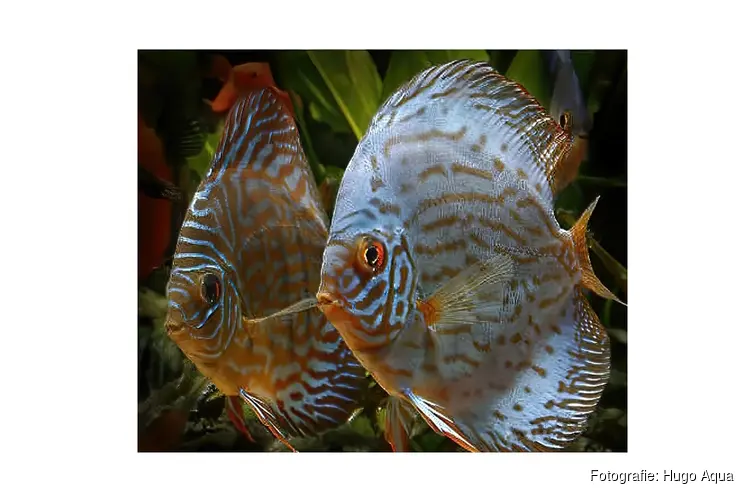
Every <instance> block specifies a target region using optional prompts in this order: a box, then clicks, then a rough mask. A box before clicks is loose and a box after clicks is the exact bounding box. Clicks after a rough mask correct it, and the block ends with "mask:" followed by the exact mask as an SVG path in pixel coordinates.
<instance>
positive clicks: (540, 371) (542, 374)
mask: <svg viewBox="0 0 750 500" xmlns="http://www.w3.org/2000/svg"><path fill="white" fill-rule="evenodd" d="M531 369H532V370H534V371H535V372H537V373H538V374H539V376H540V377H546V376H547V371H546V370H545V369H544V368H542V367H541V366H536V365H534V366H532V367H531Z"/></svg>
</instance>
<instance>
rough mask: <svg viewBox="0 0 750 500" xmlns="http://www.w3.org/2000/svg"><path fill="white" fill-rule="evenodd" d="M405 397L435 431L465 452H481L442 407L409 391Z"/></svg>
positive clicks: (405, 392)
mask: <svg viewBox="0 0 750 500" xmlns="http://www.w3.org/2000/svg"><path fill="white" fill-rule="evenodd" d="M404 396H406V397H407V398H409V401H411V403H412V404H413V405H414V408H416V409H417V411H418V412H419V414H420V415H422V417H423V418H424V419H425V421H426V422H427V424H429V426H430V427H431V428H432V430H433V431H435V432H436V433H438V434H441V435H443V436H446V437H448V438H450V439H451V440H453V441H454V442H455V443H456V444H457V445H459V446H460V447H462V448H464V449H465V450H468V451H471V452H477V451H479V450H477V449H476V448H475V447H474V445H472V444H471V443H470V442H469V440H468V439H466V437H465V436H464V435H463V433H462V432H461V431H460V430H459V428H458V426H457V425H456V423H455V422H454V421H453V419H452V418H451V417H449V416H447V415H446V414H445V409H444V408H442V407H441V406H440V405H438V404H435V403H433V402H431V401H428V400H426V399H423V398H421V397H419V396H417V395H416V394H414V393H413V392H411V390H408V389H407V390H406V391H404Z"/></svg>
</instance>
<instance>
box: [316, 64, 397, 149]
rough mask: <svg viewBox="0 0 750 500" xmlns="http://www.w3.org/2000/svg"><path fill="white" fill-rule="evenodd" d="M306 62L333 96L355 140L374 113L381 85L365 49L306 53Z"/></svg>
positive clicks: (360, 135) (359, 137)
mask: <svg viewBox="0 0 750 500" xmlns="http://www.w3.org/2000/svg"><path fill="white" fill-rule="evenodd" d="M307 53H308V55H309V57H310V60H311V61H312V62H313V64H314V65H315V68H316V69H317V71H318V73H319V74H320V76H321V78H322V79H323V81H324V82H325V84H326V87H327V88H328V90H329V91H330V93H331V94H332V95H333V99H334V101H335V103H336V105H337V106H338V108H339V109H340V110H341V114H343V115H344V118H346V121H347V123H348V124H349V127H350V128H351V130H352V132H354V135H355V136H356V137H357V140H360V139H362V136H363V135H364V134H365V131H366V130H367V127H368V126H369V125H370V120H371V119H372V116H373V115H374V114H375V112H376V111H377V110H378V105H379V103H380V95H381V92H382V89H383V82H382V81H381V80H380V75H379V74H378V70H377V68H376V67H375V63H374V62H373V60H372V57H370V54H369V53H368V52H367V51H366V50H352V51H343V50H309V51H307Z"/></svg>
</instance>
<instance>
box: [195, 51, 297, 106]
mask: <svg viewBox="0 0 750 500" xmlns="http://www.w3.org/2000/svg"><path fill="white" fill-rule="evenodd" d="M209 75H210V76H211V77H214V78H218V79H219V80H220V81H222V82H224V86H223V87H222V88H221V90H220V91H219V94H218V95H217V96H216V97H215V98H214V100H213V101H211V109H212V110H213V111H214V112H216V113H225V112H227V111H228V110H229V108H231V107H232V105H233V104H234V103H235V101H236V100H237V98H238V97H239V96H241V95H247V93H249V92H251V91H253V90H261V89H264V88H271V89H273V90H274V91H275V92H276V93H277V94H278V97H279V99H280V100H281V102H282V104H284V106H286V108H287V109H288V110H289V113H291V115H292V116H294V106H293V105H292V100H291V99H290V97H289V94H288V93H286V92H284V91H281V90H279V88H278V87H277V86H276V82H275V81H274V79H273V75H272V74H271V66H270V65H269V64H268V63H245V64H240V65H238V66H234V67H232V66H231V65H230V64H229V61H227V60H226V58H225V57H223V56H214V57H213V59H212V62H211V69H210V73H209Z"/></svg>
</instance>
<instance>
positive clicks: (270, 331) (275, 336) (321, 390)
mask: <svg viewBox="0 0 750 500" xmlns="http://www.w3.org/2000/svg"><path fill="white" fill-rule="evenodd" d="M327 228H328V217H327V215H326V214H325V212H324V211H323V209H322V206H321V203H320V200H319V196H318V192H317V189H316V187H315V183H314V179H313V175H312V172H311V171H310V167H309V165H308V163H307V159H306V157H305V155H304V152H303V150H302V147H301V145H300V140H299V134H298V132H297V128H296V125H295V122H294V119H293V118H292V116H291V114H290V112H289V110H288V108H287V107H286V106H285V105H284V104H282V102H281V99H280V98H279V97H278V95H277V91H276V90H274V89H268V88H266V89H263V90H260V91H249V92H248V93H247V94H244V95H243V96H241V97H239V98H238V99H237V101H236V102H235V103H234V105H233V106H232V108H231V109H230V110H229V113H228V114H227V119H226V122H225V125H224V130H223V133H222V137H221V139H220V141H219V144H218V147H217V150H216V155H215V156H214V159H213V162H212V165H211V167H210V169H209V171H208V173H207V174H206V177H205V178H204V179H203V181H202V182H201V184H200V185H199V187H198V189H197V191H196V193H195V196H194V197H193V200H192V203H191V204H190V206H189V208H188V210H187V213H186V215H185V219H184V222H183V224H182V228H181V230H180V234H179V239H178V242H177V247H176V250H175V254H174V258H173V267H172V271H171V275H170V279H169V283H168V286H167V298H168V304H169V305H168V312H167V319H166V330H167V333H168V334H169V336H170V338H171V339H172V340H173V341H174V342H176V343H177V345H178V346H179V347H180V349H181V350H182V351H183V352H184V353H185V355H186V356H187V357H188V358H189V359H190V360H191V361H192V362H193V363H195V365H196V366H197V367H198V369H199V370H200V371H201V372H202V373H203V374H204V375H206V376H207V377H209V378H210V379H211V381H212V382H213V383H214V384H215V385H216V387H217V388H218V389H219V390H220V391H221V392H222V393H224V394H225V395H226V396H227V397H228V399H227V405H228V407H227V412H228V414H229V416H230V419H232V421H233V422H234V423H235V425H237V426H238V427H240V424H241V422H240V421H239V420H240V419H239V414H241V408H239V405H238V404H237V398H242V400H243V401H244V402H245V403H246V404H248V405H249V406H250V407H251V408H252V410H253V411H254V413H255V414H256V415H257V417H258V418H259V420H260V421H261V422H262V423H263V424H264V425H265V426H266V427H267V428H268V429H269V431H270V432H271V433H273V435H274V436H276V437H277V438H278V439H279V440H281V441H282V442H283V443H284V444H285V445H286V446H287V447H289V448H290V449H292V450H293V451H294V448H293V447H292V446H291V444H290V443H289V438H290V437H293V436H306V435H312V434H317V433H319V432H322V431H324V430H327V429H331V428H334V427H337V426H339V425H341V424H344V423H345V422H346V421H347V419H348V418H349V416H350V415H351V414H352V413H353V412H354V410H356V409H357V408H358V407H359V406H360V404H359V395H360V391H361V390H362V389H363V386H364V383H365V380H366V379H365V373H364V369H363V368H362V367H361V365H359V363H357V361H356V359H355V358H354V357H353V355H352V353H351V352H350V351H349V350H348V349H347V347H346V344H344V342H343V340H342V339H341V337H340V336H339V334H338V333H337V332H336V330H335V329H334V328H333V326H332V325H331V324H330V323H329V322H327V321H326V318H325V316H323V314H322V313H321V312H320V311H319V310H317V309H312V310H299V311H294V312H293V313H290V314H288V315H287V316H284V317H277V315H276V314H275V313H276V312H277V311H279V310H282V309H283V308H284V307H285V306H287V305H289V304H294V303H295V302H297V301H301V300H302V301H304V300H305V299H306V298H309V297H313V295H314V293H315V292H316V291H317V288H318V284H319V281H320V261H321V256H322V253H323V247H324V245H325V241H326V237H327ZM313 300H314V299H313ZM308 309H309V308H308ZM243 427H244V425H243ZM251 439H252V438H251Z"/></svg>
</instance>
